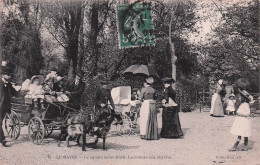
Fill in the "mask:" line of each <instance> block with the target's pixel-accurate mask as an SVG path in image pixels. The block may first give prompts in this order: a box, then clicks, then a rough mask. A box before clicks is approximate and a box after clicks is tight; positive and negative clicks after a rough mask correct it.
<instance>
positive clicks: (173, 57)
mask: <svg viewBox="0 0 260 165" xmlns="http://www.w3.org/2000/svg"><path fill="white" fill-rule="evenodd" d="M171 31H172V14H171V18H170V23H169V45H170V52H171V62H172V78H173V79H174V80H175V81H177V80H176V64H175V63H176V60H177V57H176V56H175V47H174V43H173V42H172V35H171ZM172 88H173V89H176V85H175V84H173V85H172Z"/></svg>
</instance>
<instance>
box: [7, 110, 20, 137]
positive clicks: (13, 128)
mask: <svg viewBox="0 0 260 165" xmlns="http://www.w3.org/2000/svg"><path fill="white" fill-rule="evenodd" d="M5 131H6V133H7V134H8V136H9V137H10V138H11V139H13V140H16V139H17V138H18V137H19V135H20V132H21V126H20V119H19V117H18V116H17V114H16V113H15V112H13V111H12V113H11V114H6V115H5Z"/></svg>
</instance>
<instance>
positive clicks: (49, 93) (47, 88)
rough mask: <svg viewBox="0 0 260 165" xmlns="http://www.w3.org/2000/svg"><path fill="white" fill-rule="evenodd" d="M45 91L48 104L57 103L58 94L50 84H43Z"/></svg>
mask: <svg viewBox="0 0 260 165" xmlns="http://www.w3.org/2000/svg"><path fill="white" fill-rule="evenodd" d="M43 90H44V94H45V99H46V100H47V101H48V102H51V103H52V102H57V98H56V92H55V91H53V90H52V89H51V85H50V84H48V83H45V84H43Z"/></svg>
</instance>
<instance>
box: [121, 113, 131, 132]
mask: <svg viewBox="0 0 260 165" xmlns="http://www.w3.org/2000/svg"><path fill="white" fill-rule="evenodd" d="M122 120H123V124H122V126H121V131H126V130H129V129H132V128H133V126H134V125H133V123H132V121H131V119H130V117H128V116H127V115H122Z"/></svg>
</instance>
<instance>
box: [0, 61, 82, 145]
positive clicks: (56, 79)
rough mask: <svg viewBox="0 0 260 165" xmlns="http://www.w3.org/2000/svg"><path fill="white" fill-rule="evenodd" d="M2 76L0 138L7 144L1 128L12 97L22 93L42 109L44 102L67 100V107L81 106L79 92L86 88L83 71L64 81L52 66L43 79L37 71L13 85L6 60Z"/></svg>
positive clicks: (74, 108)
mask: <svg viewBox="0 0 260 165" xmlns="http://www.w3.org/2000/svg"><path fill="white" fill-rule="evenodd" d="M1 65H2V73H1V74H2V79H1V88H2V90H1V91H2V92H1V100H0V142H1V143H2V146H4V147H5V146H6V140H5V136H4V132H3V129H2V125H3V120H4V118H5V115H6V114H7V113H8V114H10V113H11V97H12V96H16V97H24V98H25V99H28V100H31V101H32V105H33V108H32V109H33V110H37V111H44V110H45V109H46V107H44V102H51V103H53V102H66V105H68V106H69V108H70V109H73V110H76V111H77V110H80V100H81V95H82V94H83V92H84V89H85V83H84V82H83V81H82V78H83V76H84V73H83V71H78V72H77V74H76V76H75V78H74V79H73V80H70V81H64V77H61V76H60V75H58V74H57V70H56V69H52V70H51V72H50V73H49V74H47V75H46V76H45V77H44V79H42V78H41V76H39V75H35V76H32V77H31V78H30V79H27V80H25V81H24V82H23V83H22V85H21V86H16V85H15V84H13V83H12V82H11V75H12V72H13V71H12V69H11V67H10V66H8V64H7V62H5V61H3V62H2V64H1Z"/></svg>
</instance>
